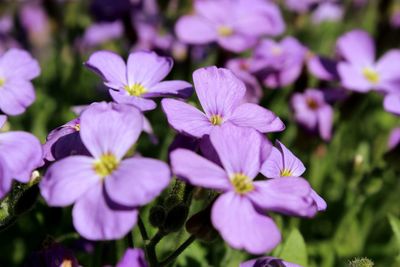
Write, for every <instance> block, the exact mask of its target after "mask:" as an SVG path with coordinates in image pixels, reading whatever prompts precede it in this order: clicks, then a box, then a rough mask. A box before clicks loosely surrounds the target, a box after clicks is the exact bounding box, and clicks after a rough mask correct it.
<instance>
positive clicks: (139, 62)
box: [127, 51, 173, 90]
mask: <svg viewBox="0 0 400 267" xmlns="http://www.w3.org/2000/svg"><path fill="white" fill-rule="evenodd" d="M172 65H173V61H172V59H171V58H169V57H161V56H158V55H157V54H156V53H155V52H146V51H138V52H134V53H131V54H130V55H129V58H128V67H127V77H128V84H129V85H134V84H141V85H142V86H144V88H146V89H147V90H149V89H150V88H151V87H152V86H154V85H155V84H157V83H158V82H160V81H161V80H163V79H164V78H165V77H166V76H167V75H168V73H169V72H170V71H171V69H172Z"/></svg>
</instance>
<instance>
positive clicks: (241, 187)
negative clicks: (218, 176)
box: [231, 173, 254, 194]
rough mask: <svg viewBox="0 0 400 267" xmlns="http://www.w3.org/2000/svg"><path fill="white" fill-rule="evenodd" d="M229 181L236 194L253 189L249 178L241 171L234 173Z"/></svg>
mask: <svg viewBox="0 0 400 267" xmlns="http://www.w3.org/2000/svg"><path fill="white" fill-rule="evenodd" d="M231 183H232V185H233V187H234V188H235V192H236V193H238V194H246V193H248V192H250V191H253V189H254V185H253V183H252V181H251V180H250V178H249V177H247V176H246V175H245V174H243V173H235V174H234V175H233V177H232V179H231Z"/></svg>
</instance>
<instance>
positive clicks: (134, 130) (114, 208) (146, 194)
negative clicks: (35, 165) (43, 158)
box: [40, 102, 170, 240]
mask: <svg viewBox="0 0 400 267" xmlns="http://www.w3.org/2000/svg"><path fill="white" fill-rule="evenodd" d="M104 122H107V123H104ZM142 128H143V117H142V115H141V113H140V111H139V110H137V109H136V108H134V107H132V106H129V105H124V104H115V103H105V102H102V103H94V104H92V105H90V106H89V107H88V108H87V109H85V111H83V113H82V115H81V117H80V131H79V134H80V137H81V139H82V142H83V144H84V145H85V146H86V148H87V150H88V151H89V152H90V153H91V155H92V156H70V157H67V158H64V159H62V160H60V161H58V162H56V163H54V164H53V165H52V166H51V167H50V168H49V169H48V171H47V172H46V174H45V176H44V178H43V180H42V182H41V184H40V190H41V193H42V196H43V197H44V198H45V199H46V201H47V203H48V204H49V205H50V206H58V207H64V206H68V205H71V204H74V207H73V210H72V217H73V223H74V226H75V228H76V229H77V231H78V232H79V233H80V234H81V235H82V236H83V237H85V238H86V239H89V240H110V239H119V238H121V237H123V236H124V235H125V234H126V233H128V232H129V231H130V229H131V228H132V227H133V226H134V225H135V223H136V219H137V214H138V211H137V208H136V207H138V206H141V205H144V204H147V203H148V202H150V201H151V200H153V199H154V198H155V197H156V196H157V195H158V194H160V192H161V191H162V190H163V189H164V188H165V187H167V185H168V183H169V180H170V171H169V169H168V166H167V165H166V164H165V163H164V162H161V161H159V160H155V159H150V158H128V159H123V157H124V155H125V154H126V153H127V151H128V150H129V148H130V147H131V146H132V145H133V144H134V143H135V141H136V140H137V138H138V137H139V134H140V132H141V131H142Z"/></svg>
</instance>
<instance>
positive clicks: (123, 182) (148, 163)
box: [105, 158, 171, 207]
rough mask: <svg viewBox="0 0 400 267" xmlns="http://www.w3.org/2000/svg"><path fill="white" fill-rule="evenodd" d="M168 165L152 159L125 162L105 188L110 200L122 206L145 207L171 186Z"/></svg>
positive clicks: (107, 179)
mask: <svg viewBox="0 0 400 267" xmlns="http://www.w3.org/2000/svg"><path fill="white" fill-rule="evenodd" d="M170 179H171V173H170V171H169V168H168V165H167V164H165V163H164V162H162V161H160V160H155V159H150V158H130V159H126V160H123V161H122V162H121V163H120V165H119V166H118V168H117V169H116V170H115V171H114V172H113V173H112V174H111V176H110V177H107V178H106V180H105V187H106V190H107V193H108V195H109V196H110V198H111V199H112V200H113V201H114V202H116V203H118V204H121V205H124V206H130V207H137V206H143V205H145V204H147V203H149V202H150V201H152V200H153V199H154V198H156V197H157V196H158V195H159V194H160V193H161V192H162V191H163V190H164V189H165V188H166V187H167V186H168V184H169V181H170Z"/></svg>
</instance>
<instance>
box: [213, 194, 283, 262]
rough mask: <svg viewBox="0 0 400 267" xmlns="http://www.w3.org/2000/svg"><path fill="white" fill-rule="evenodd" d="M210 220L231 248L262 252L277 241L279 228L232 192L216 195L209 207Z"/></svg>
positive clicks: (254, 252) (279, 236)
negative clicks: (210, 207) (211, 205)
mask: <svg viewBox="0 0 400 267" xmlns="http://www.w3.org/2000/svg"><path fill="white" fill-rule="evenodd" d="M211 221H212V223H213V225H214V227H215V228H216V229H217V230H218V231H219V233H220V234H221V236H222V238H223V239H224V240H225V241H226V242H227V243H228V244H229V245H230V246H231V247H232V248H234V249H244V250H246V251H247V252H250V253H252V254H262V253H265V252H269V251H271V250H272V249H274V248H275V247H276V246H277V245H278V244H279V242H280V241H281V235H280V232H279V229H278V228H277V226H276V225H275V223H274V222H273V221H272V220H271V218H269V217H267V216H264V215H262V214H260V213H258V212H257V211H256V210H255V209H254V207H253V205H252V203H251V201H250V200H249V199H248V198H246V197H244V196H241V195H237V194H235V193H234V192H228V193H224V194H222V195H221V196H219V197H218V199H217V200H216V201H215V203H214V205H213V207H212V211H211Z"/></svg>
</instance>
